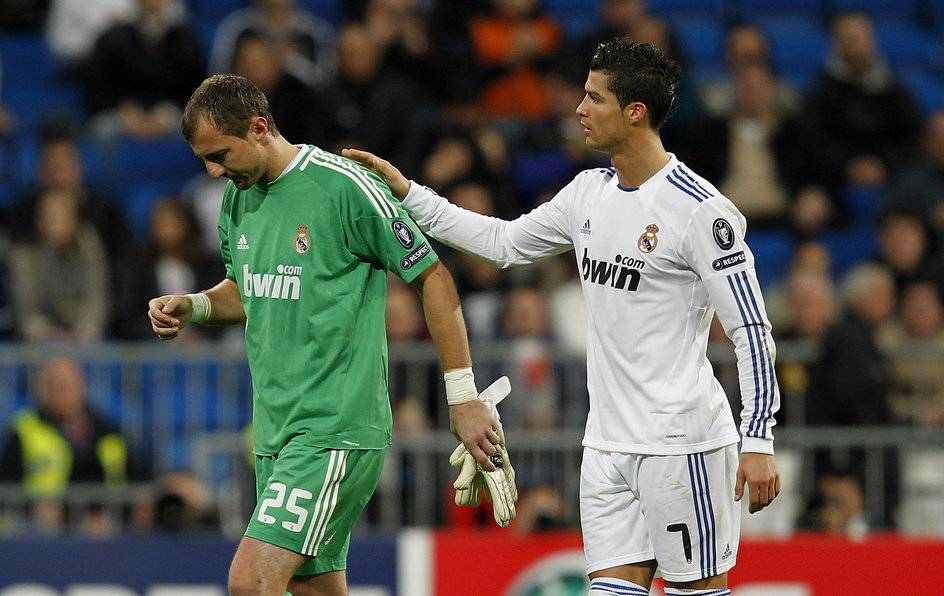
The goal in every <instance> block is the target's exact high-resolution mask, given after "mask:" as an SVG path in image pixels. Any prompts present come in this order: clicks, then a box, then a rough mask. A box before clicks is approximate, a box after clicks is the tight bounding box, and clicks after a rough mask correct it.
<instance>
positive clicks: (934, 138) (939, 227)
mask: <svg viewBox="0 0 944 596" xmlns="http://www.w3.org/2000/svg"><path fill="white" fill-rule="evenodd" d="M922 149H923V154H922V158H921V159H920V160H918V161H916V162H915V163H913V164H912V165H911V166H910V167H909V168H908V169H906V170H905V171H904V172H903V173H902V175H901V176H900V177H899V178H898V179H897V180H896V181H895V183H894V185H891V186H890V187H889V188H888V193H887V194H886V196H885V208H886V209H889V210H907V211H911V212H914V213H917V214H919V215H920V216H921V219H922V220H924V221H926V222H929V223H930V224H931V225H932V226H933V227H934V230H935V236H937V239H938V240H944V110H938V111H936V112H934V113H932V114H931V115H930V116H929V117H928V120H927V123H926V124H925V127H924V136H923V139H922Z"/></svg>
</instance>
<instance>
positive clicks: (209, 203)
mask: <svg viewBox="0 0 944 596" xmlns="http://www.w3.org/2000/svg"><path fill="white" fill-rule="evenodd" d="M279 130H281V125H279ZM299 140H301V139H299ZM302 142H304V141H302ZM227 182H229V180H228V179H227V178H225V177H223V176H221V177H219V178H213V177H211V176H210V175H209V174H207V173H206V172H201V173H200V174H197V175H196V176H194V177H193V178H191V179H190V180H188V181H187V183H186V184H184V187H183V189H182V190H181V191H180V199H181V200H182V201H183V202H184V203H187V204H188V205H190V208H191V209H192V210H193V213H194V217H196V219H197V225H198V226H199V228H200V244H201V245H202V246H203V252H204V253H206V254H208V255H218V254H220V234H219V230H217V227H216V225H217V223H218V222H219V220H220V206H221V205H222V204H223V191H224V190H226V183H227Z"/></svg>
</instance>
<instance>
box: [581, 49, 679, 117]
mask: <svg viewBox="0 0 944 596" xmlns="http://www.w3.org/2000/svg"><path fill="white" fill-rule="evenodd" d="M590 70H591V71H597V72H602V73H604V74H605V75H606V76H607V79H608V80H607V89H609V90H610V91H611V92H612V93H613V94H614V95H616V100H617V101H618V102H619V106H620V108H625V107H626V106H627V105H629V104H630V103H632V102H634V101H639V102H642V103H643V104H645V105H646V108H648V109H649V125H650V126H651V127H652V129H653V130H659V128H660V127H661V126H662V124H663V123H664V122H665V119H666V118H667V117H668V115H669V112H670V111H672V109H673V108H674V107H675V100H676V97H677V96H678V85H679V82H680V81H681V80H682V69H681V67H680V66H679V65H678V63H677V62H676V61H675V60H672V59H671V58H668V57H667V56H666V55H665V54H663V53H662V52H661V51H659V50H658V49H657V48H656V47H655V46H653V45H652V44H648V43H635V42H633V41H632V40H630V39H629V38H628V37H620V38H617V39H614V40H613V41H609V42H606V43H601V44H600V45H599V46H597V51H596V53H595V54H594V55H593V58H592V59H591V60H590Z"/></svg>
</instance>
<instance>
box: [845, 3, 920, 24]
mask: <svg viewBox="0 0 944 596" xmlns="http://www.w3.org/2000/svg"><path fill="white" fill-rule="evenodd" d="M920 1H921V0H831V3H832V4H831V6H830V12H832V14H836V13H841V12H849V11H856V12H864V13H865V14H867V15H869V16H870V17H872V19H873V20H874V21H875V22H876V23H879V22H900V23H908V24H912V25H913V24H916V23H917V19H918V15H919V12H918V6H919V2H920Z"/></svg>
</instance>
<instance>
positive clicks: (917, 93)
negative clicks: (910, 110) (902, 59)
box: [899, 70, 944, 114]
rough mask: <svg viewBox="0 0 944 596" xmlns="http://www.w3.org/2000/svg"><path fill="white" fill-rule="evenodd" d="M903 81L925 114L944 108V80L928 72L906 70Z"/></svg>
mask: <svg viewBox="0 0 944 596" xmlns="http://www.w3.org/2000/svg"><path fill="white" fill-rule="evenodd" d="M899 76H900V77H901V80H902V81H903V82H904V84H905V86H906V87H908V90H909V91H911V93H912V94H913V95H914V98H915V101H917V102H918V105H919V106H921V110H922V111H923V112H924V113H925V114H929V113H931V112H933V111H935V110H940V109H942V108H944V79H942V78H941V77H940V76H938V75H937V74H935V73H933V72H930V71H927V70H905V71H902V72H900V73H899Z"/></svg>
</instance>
